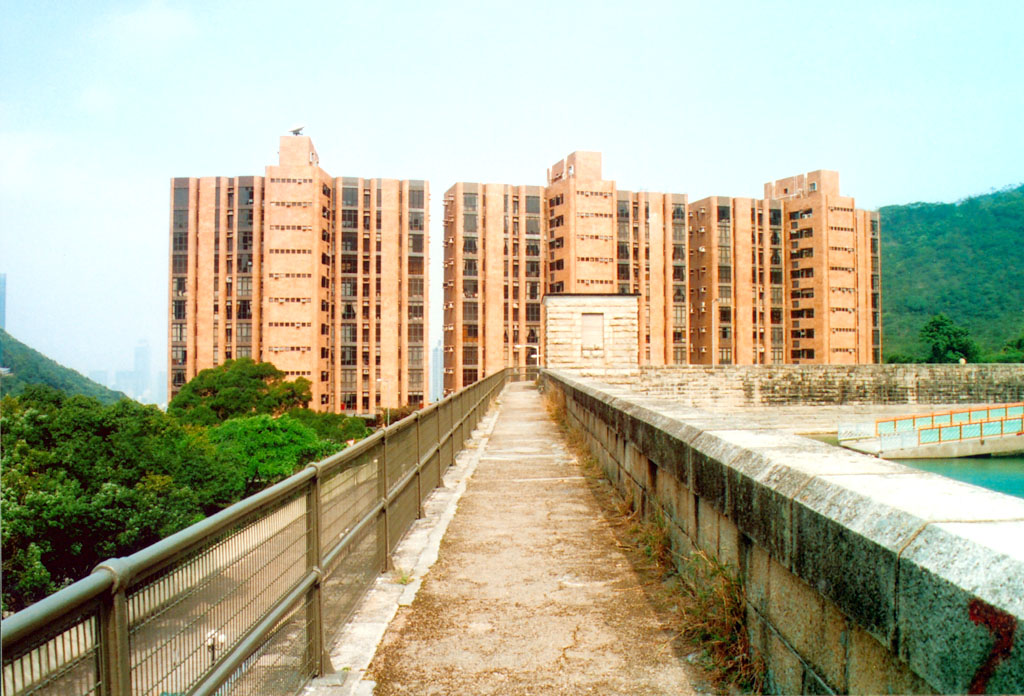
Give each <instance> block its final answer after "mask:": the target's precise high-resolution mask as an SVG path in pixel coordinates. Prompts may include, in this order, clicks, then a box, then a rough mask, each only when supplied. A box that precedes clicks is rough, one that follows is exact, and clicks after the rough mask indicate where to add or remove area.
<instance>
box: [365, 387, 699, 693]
mask: <svg viewBox="0 0 1024 696" xmlns="http://www.w3.org/2000/svg"><path fill="white" fill-rule="evenodd" d="M502 401H503V405H502V407H501V411H500V413H499V414H498V418H497V422H496V423H494V426H493V432H492V433H491V434H490V437H489V440H488V441H487V442H486V444H485V446H484V447H483V449H482V452H481V454H480V458H479V461H478V464H477V468H476V472H475V473H474V474H473V475H472V478H471V479H469V481H468V483H467V486H466V490H465V493H464V495H463V496H462V499H461V501H460V502H459V503H458V514H456V515H455V516H454V518H453V519H452V520H451V522H450V525H449V527H448V531H447V534H446V535H445V537H444V539H443V541H442V542H441V546H440V553H439V558H438V560H437V562H436V564H435V565H434V566H433V569H432V570H430V572H429V573H427V575H426V577H425V578H423V581H422V585H421V587H420V588H419V591H418V594H417V595H416V598H415V600H414V601H413V602H412V604H411V606H406V607H399V608H398V609H397V613H396V615H395V618H394V620H393V621H392V622H391V625H390V627H389V628H388V630H387V633H386V634H385V636H384V639H383V641H382V643H381V645H380V648H379V649H378V651H377V654H376V657H375V658H374V660H373V663H372V664H371V665H370V668H369V670H368V673H369V674H368V676H369V677H370V678H371V679H373V680H375V681H376V682H377V687H376V690H375V692H374V693H376V694H381V695H385V694H573V695H576V694H689V693H695V692H696V689H695V687H694V685H695V684H698V683H699V681H700V680H699V677H698V676H697V675H696V674H693V673H692V670H693V668H692V667H691V666H690V665H689V664H688V663H687V662H685V661H680V659H679V658H678V657H676V656H675V655H674V653H673V651H672V649H671V647H670V643H671V640H672V638H673V637H674V636H673V635H672V634H671V633H668V632H666V631H665V630H663V629H662V628H661V626H660V625H659V622H658V620H657V618H656V616H655V614H654V612H653V610H652V609H651V607H650V606H649V605H648V603H647V601H646V599H645V595H644V592H643V590H642V589H641V587H640V585H639V582H638V579H637V576H636V575H635V573H634V572H633V570H632V568H631V567H630V564H629V562H628V561H627V559H626V557H625V556H624V555H623V553H622V552H621V551H620V550H619V548H618V546H617V542H616V540H615V538H614V536H613V534H612V532H611V530H610V529H609V526H608V523H607V522H605V521H604V519H603V517H602V515H601V512H600V509H599V508H598V506H597V504H596V502H595V501H594V499H593V497H592V495H591V493H590V491H589V489H588V487H587V483H586V481H585V480H584V479H583V477H582V476H581V473H580V471H579V468H578V466H577V465H576V464H575V462H574V461H573V460H572V458H571V457H570V456H569V455H568V454H567V452H566V450H565V446H564V442H563V440H562V438H561V435H560V433H559V432H558V429H557V427H556V426H555V425H554V423H552V422H551V420H550V419H549V418H548V416H547V413H546V411H545V409H544V407H543V404H542V400H541V397H540V395H539V394H538V392H537V391H536V389H535V388H534V387H533V385H532V384H526V383H516V384H512V385H510V387H509V388H508V389H507V390H506V392H505V394H504V396H503V397H502Z"/></svg>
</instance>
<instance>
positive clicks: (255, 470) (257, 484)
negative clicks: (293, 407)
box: [209, 414, 339, 495]
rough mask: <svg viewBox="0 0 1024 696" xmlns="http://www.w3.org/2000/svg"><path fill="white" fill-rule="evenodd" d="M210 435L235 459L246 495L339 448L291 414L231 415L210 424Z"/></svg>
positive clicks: (224, 451)
mask: <svg viewBox="0 0 1024 696" xmlns="http://www.w3.org/2000/svg"><path fill="white" fill-rule="evenodd" d="M209 438H210V441H211V442H212V443H214V444H215V445H216V446H217V448H218V449H219V450H220V451H221V452H222V453H223V454H224V456H226V457H227V458H228V459H230V460H232V461H233V462H234V466H235V469H236V471H237V472H238V473H239V475H240V476H241V477H242V478H243V479H244V480H245V482H246V494H247V495H248V494H252V493H255V492H256V491H259V490H261V489H263V488H265V487H267V486H269V485H271V484H273V483H276V482H277V481H280V480H281V479H283V478H286V477H288V476H290V475H291V474H293V473H294V472H295V471H296V469H298V468H299V467H301V466H302V465H304V464H307V463H309V462H312V461H316V460H318V459H322V458H324V457H326V456H328V455H330V454H332V453H333V452H335V451H337V450H338V449H339V448H338V446H337V445H335V444H331V443H329V442H323V441H322V440H320V439H319V438H317V436H316V433H315V432H314V431H313V430H312V429H311V428H307V427H306V426H304V425H303V424H302V423H300V422H298V421H297V420H295V419H293V418H291V417H290V416H282V417H280V418H271V417H270V416H269V415H266V414H261V415H258V416H248V417H246V418H232V419H231V420H228V421H225V422H224V423H221V424H220V425H218V426H217V427H215V428H211V429H210V431H209Z"/></svg>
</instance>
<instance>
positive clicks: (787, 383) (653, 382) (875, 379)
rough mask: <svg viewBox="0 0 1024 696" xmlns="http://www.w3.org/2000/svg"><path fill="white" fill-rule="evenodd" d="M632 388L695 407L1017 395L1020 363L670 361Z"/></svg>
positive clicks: (1021, 384)
mask: <svg viewBox="0 0 1024 696" xmlns="http://www.w3.org/2000/svg"><path fill="white" fill-rule="evenodd" d="M605 381H613V382H617V383H629V384H631V385H632V387H633V388H634V389H635V390H636V391H640V392H643V393H646V394H651V395H659V396H672V397H673V399H676V400H679V402H680V403H682V404H685V405H687V406H696V407H699V408H709V407H712V406H714V407H716V408H723V407H725V408H728V407H751V406H782V405H794V404H956V403H1008V402H1015V401H1024V365H1020V364H984V365H919V364H913V365H722V366H715V367H710V366H700V365H675V366H667V367H642V368H640V375H639V378H638V379H617V378H616V377H614V376H609V377H608V378H607V379H606V380H605Z"/></svg>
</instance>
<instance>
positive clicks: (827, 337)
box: [444, 152, 881, 392]
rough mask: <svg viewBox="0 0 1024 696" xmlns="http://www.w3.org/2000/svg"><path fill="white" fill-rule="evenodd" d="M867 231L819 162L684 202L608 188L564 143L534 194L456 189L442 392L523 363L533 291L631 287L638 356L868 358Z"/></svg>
mask: <svg viewBox="0 0 1024 696" xmlns="http://www.w3.org/2000/svg"><path fill="white" fill-rule="evenodd" d="M878 227H879V220H878V215H877V213H869V212H866V211H863V210H856V209H855V207H854V200H853V199H852V198H849V197H843V196H841V195H840V194H839V176H838V174H837V173H835V172H828V171H817V172H811V173H810V174H806V175H800V176H795V177H790V178H788V179H782V180H779V181H776V182H774V183H769V184H766V185H765V192H764V198H763V199H760V200H757V199H751V198H729V197H721V196H713V197H710V198H705V199H703V200H700V201H697V202H693V203H690V202H689V201H688V197H687V196H686V195H685V194H679V193H651V192H643V191H642V192H632V191H625V190H619V189H618V188H617V187H616V185H615V182H614V181H609V180H605V179H603V178H602V175H601V155H600V153H596V152H575V153H573V154H571V155H569V156H568V157H567V158H566V159H564V160H562V161H560V162H557V163H556V164H555V165H554V166H552V167H551V168H550V169H549V170H548V175H547V186H545V187H543V188H540V187H530V186H509V185H504V184H472V183H458V184H455V185H454V186H453V187H452V188H451V189H449V190H448V191H447V193H446V194H445V220H444V234H445V270H444V280H445V286H444V287H445V298H444V302H445V305H444V307H445V327H444V328H445V334H444V336H445V370H444V371H445V391H446V392H451V391H454V390H457V389H459V388H461V387H462V386H464V385H467V384H470V383H472V382H473V381H475V380H477V379H479V378H480V377H482V376H483V375H486V374H489V373H490V372H493V371H494V370H497V369H499V368H501V367H504V366H506V365H526V364H536V360H537V358H536V356H538V355H542V354H543V343H544V340H545V337H544V331H543V325H542V322H541V314H540V300H541V299H542V297H543V294H545V293H556V294H557V293H582V294H607V293H617V294H635V295H637V296H638V300H639V310H638V317H637V320H638V327H639V328H638V332H639V335H638V353H639V354H638V356H637V358H638V361H639V362H640V364H642V365H668V364H704V365H722V364H782V363H865V362H879V361H880V357H881V324H880V314H879V312H880V306H881V305H880V292H881V290H880V285H879V278H880V270H879V257H878V234H879V229H878Z"/></svg>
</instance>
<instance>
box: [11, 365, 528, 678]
mask: <svg viewBox="0 0 1024 696" xmlns="http://www.w3.org/2000/svg"><path fill="white" fill-rule="evenodd" d="M519 378H525V375H524V374H522V373H520V372H519V371H513V370H505V371H501V372H497V373H494V374H492V375H490V376H489V377H487V378H485V379H484V380H482V381H480V382H477V383H475V384H473V385H471V386H469V387H467V388H465V389H463V390H461V391H460V392H458V393H456V394H453V395H451V396H449V397H448V398H446V399H445V400H444V401H442V402H440V403H439V404H436V405H433V406H430V407H428V408H427V409H424V410H422V411H419V412H417V413H415V414H413V415H412V416H410V417H408V418H406V419H404V420H403V421H401V422H399V423H395V424H392V425H390V427H388V428H385V429H384V430H383V431H378V432H377V433H375V434H374V435H372V436H370V437H369V438H367V439H365V440H363V441H361V442H359V443H357V444H356V445H354V446H352V447H350V448H348V449H346V450H344V451H342V452H340V453H338V454H336V455H333V456H332V457H329V458H328V459H325V460H324V461H322V462H318V463H317V464H314V465H311V466H309V467H306V468H305V469H303V470H302V471H300V472H298V473H296V474H295V475H293V476H292V477H290V478H288V479H286V480H285V481H282V482H281V483H279V484H277V485H275V486H273V487H271V488H269V489H267V490H265V491H262V492H260V493H258V494H256V495H254V496H251V497H249V498H246V499H245V500H243V501H240V502H239V503H236V504H235V505H233V506H231V507H229V508H227V509H225V510H222V511H221V512H219V513H217V514H216V515H213V516H211V517H209V518H207V519H206V520H203V521H202V522H199V523H198V524H195V525H193V526H192V527H189V528H188V529H185V530H182V531H181V532H178V533H177V534H174V535H172V536H171V537H168V538H167V539H164V540H162V541H160V542H158V543H157V544H154V545H153V546H150V547H147V548H145V549H142V550H141V551H139V552H137V553H135V554H132V555H131V556H128V557H126V558H117V559H110V560H109V561H107V562H105V563H103V564H101V565H100V566H98V567H97V569H96V570H94V571H93V573H92V574H91V575H89V576H88V577H87V578H84V579H83V580H80V581H79V582H77V583H75V584H73V585H71V586H69V587H67V588H65V589H63V590H61V591H60V592H57V593H55V594H54V595H51V596H50V597H48V598H46V599H45V600H43V601H41V602H38V603H37V604H34V605H32V606H31V607H28V608H27V609H25V610H24V611H22V612H19V613H18V614H15V615H14V616H12V617H9V618H8V619H6V620H4V621H3V622H2V626H0V628H2V647H3V674H2V684H3V693H4V694H6V695H9V696H20V695H21V694H46V695H50V694H54V695H57V694H60V695H61V696H65V695H68V694H82V695H89V694H97V695H99V696H127V695H128V694H133V695H140V696H141V695H146V696H148V695H152V696H162V695H164V694H184V693H189V694H219V695H220V694H223V695H228V694H291V693H296V692H298V691H300V690H301V688H302V687H303V685H304V684H305V683H306V682H308V680H309V678H310V677H312V676H315V675H317V674H320V673H321V672H322V670H323V655H324V646H325V645H326V642H327V641H330V640H332V639H333V638H334V637H335V636H336V634H337V632H338V631H339V630H340V628H341V627H342V626H343V625H344V623H345V621H346V620H347V619H348V617H349V616H350V614H351V612H352V611H353V609H354V608H355V606H356V604H357V603H358V601H359V599H360V597H361V596H362V595H363V593H364V592H365V591H366V589H368V587H369V586H370V584H371V583H372V582H373V580H374V578H375V577H376V576H377V575H378V574H379V572H380V571H381V570H382V569H383V567H384V564H385V563H386V559H387V555H388V553H390V551H391V550H393V548H394V547H395V545H397V543H398V541H399V540H400V539H401V537H402V535H403V534H404V533H405V532H406V531H407V530H408V528H409V527H410V526H411V525H412V523H413V522H414V521H415V520H416V518H417V517H418V516H419V514H420V510H421V509H422V501H423V497H424V496H426V495H427V494H428V493H429V492H430V490H432V489H433V488H434V487H436V486H437V485H438V484H439V483H440V481H441V477H442V475H443V473H444V471H445V470H446V469H447V468H448V466H450V465H451V464H452V463H453V461H454V456H455V454H456V453H457V452H458V451H459V450H461V449H462V447H463V444H464V442H465V439H466V437H467V436H468V435H469V433H470V432H471V431H472V429H473V428H474V427H475V425H476V424H477V422H478V421H479V419H480V418H481V417H482V415H483V413H484V412H485V411H486V409H487V407H488V405H489V404H490V402H491V401H492V400H493V399H494V398H495V397H496V396H497V394H498V392H499V391H500V390H501V388H502V386H503V385H504V384H505V383H506V382H507V381H509V380H510V379H519Z"/></svg>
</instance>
